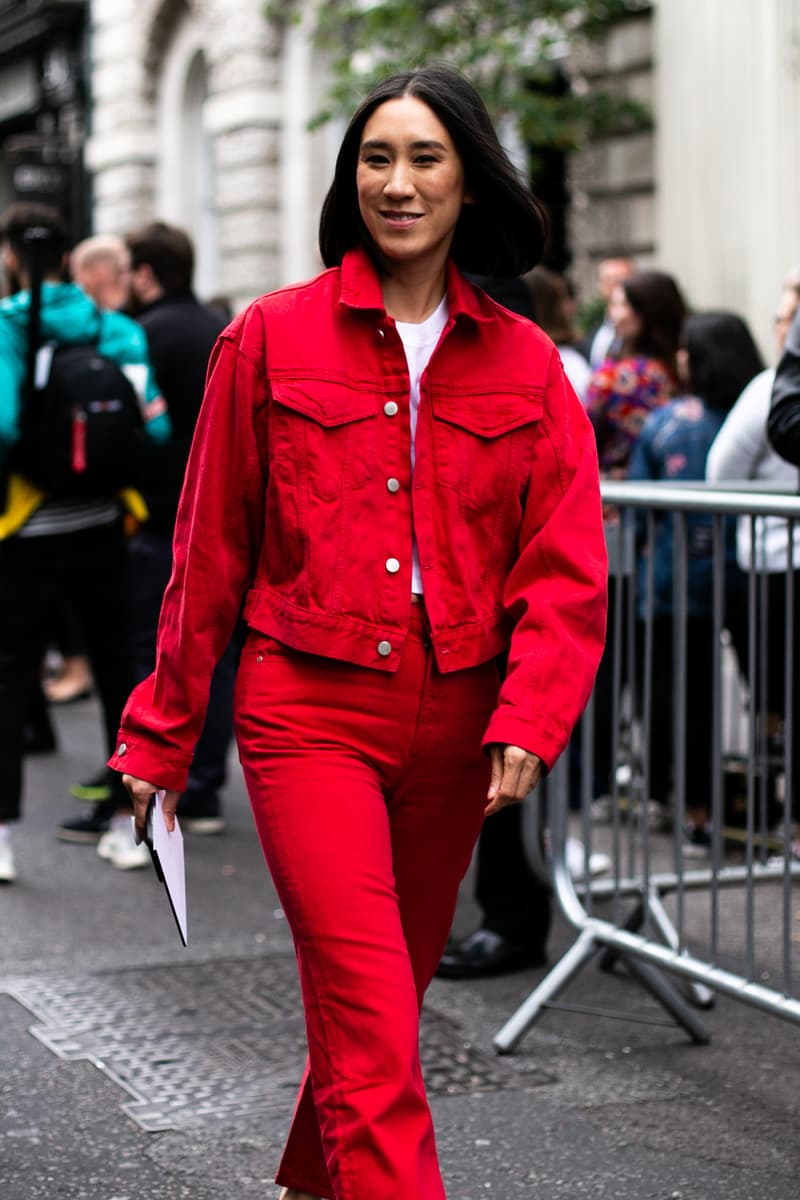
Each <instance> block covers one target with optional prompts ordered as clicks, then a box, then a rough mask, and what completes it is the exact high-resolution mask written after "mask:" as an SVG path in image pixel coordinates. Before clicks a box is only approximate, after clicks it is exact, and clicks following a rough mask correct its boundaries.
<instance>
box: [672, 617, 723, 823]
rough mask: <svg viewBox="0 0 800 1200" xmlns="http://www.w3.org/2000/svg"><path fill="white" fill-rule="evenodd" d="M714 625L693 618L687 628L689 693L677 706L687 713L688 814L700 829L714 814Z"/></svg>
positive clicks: (679, 695)
mask: <svg viewBox="0 0 800 1200" xmlns="http://www.w3.org/2000/svg"><path fill="white" fill-rule="evenodd" d="M713 670H714V626H713V622H712V621H711V620H707V619H706V618H704V617H689V619H688V621H687V626H686V681H685V692H684V693H683V695H681V694H678V696H677V701H676V702H677V703H678V704H682V705H683V706H684V711H685V713H686V814H687V817H688V819H689V821H690V823H691V824H692V825H693V826H694V827H696V828H697V829H700V828H702V827H704V826H705V825H706V824H707V823H708V821H709V819H710V815H711V787H712V768H711V761H712V738H711V732H712V724H713V705H714V680H713Z"/></svg>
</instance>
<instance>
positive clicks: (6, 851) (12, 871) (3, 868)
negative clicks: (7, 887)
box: [0, 837, 17, 883]
mask: <svg viewBox="0 0 800 1200" xmlns="http://www.w3.org/2000/svg"><path fill="white" fill-rule="evenodd" d="M16 878H17V871H16V867H15V866H14V852H13V850H12V849H11V839H10V838H7V837H5V838H3V839H2V840H0V883H13V882H14V880H15V879H16Z"/></svg>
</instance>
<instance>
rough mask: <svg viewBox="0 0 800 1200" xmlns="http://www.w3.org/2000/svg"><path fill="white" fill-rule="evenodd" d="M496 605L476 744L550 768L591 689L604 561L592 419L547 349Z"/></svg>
mask: <svg viewBox="0 0 800 1200" xmlns="http://www.w3.org/2000/svg"><path fill="white" fill-rule="evenodd" d="M533 436H534V439H535V441H534V450H533V460H532V466H531V473H530V479H529V484H528V490H527V496H526V500H525V505H524V509H523V517H522V526H521V531H520V543H519V554H518V556H517V559H516V562H515V563H514V565H513V567H512V569H511V571H510V573H509V576H508V580H507V582H506V587H505V592H504V604H505V608H506V612H507V614H508V617H509V619H510V622H511V626H512V635H511V645H510V650H509V659H508V672H507V674H506V677H505V680H504V682H503V685H502V688H501V690H500V698H499V701H498V705H497V708H496V709H495V711H494V713H493V715H492V717H491V720H490V721H489V726H488V729H487V731H486V734H485V736H484V739H483V744H484V745H488V744H489V743H490V742H501V743H505V744H509V745H515V746H521V747H523V748H524V749H525V750H528V751H530V752H531V753H533V754H536V755H538V756H539V758H541V759H542V760H543V762H544V763H545V765H546V766H547V767H548V768H551V767H552V766H553V764H554V762H555V761H556V759H557V758H558V756H559V754H560V753H561V752H562V750H563V749H564V748H565V746H566V744H567V742H568V741H569V738H570V735H571V733H572V729H573V727H574V725H575V723H576V721H577V720H578V717H579V716H580V714H581V713H582V712H583V709H584V708H585V706H586V703H587V701H588V699H589V696H590V694H591V690H592V686H593V684H594V677H595V674H596V672H597V668H598V665H599V663H600V657H601V655H602V652H603V644H604V640H605V623H606V605H607V577H608V560H607V555H606V545H605V537H604V533H603V521H602V512H601V502H600V485H599V478H598V469H597V450H596V447H595V438H594V434H593V432H592V427H591V424H590V422H589V420H588V419H587V417H586V414H585V412H584V410H583V406H582V404H581V402H580V400H579V399H578V397H577V396H576V395H575V392H574V391H573V389H572V388H571V386H570V385H569V383H568V382H567V381H566V379H565V378H564V372H563V369H562V367H561V364H560V362H559V360H558V356H557V355H556V354H554V355H553V357H552V358H551V360H550V374H549V379H548V385H547V394H546V397H545V404H544V413H543V417H542V419H541V421H540V422H538V424H537V425H536V426H535V431H534V435H533Z"/></svg>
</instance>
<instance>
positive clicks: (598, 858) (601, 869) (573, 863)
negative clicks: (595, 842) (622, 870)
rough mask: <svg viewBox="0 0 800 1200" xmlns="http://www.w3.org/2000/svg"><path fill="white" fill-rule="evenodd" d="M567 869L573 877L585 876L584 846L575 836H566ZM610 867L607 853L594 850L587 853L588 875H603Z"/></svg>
mask: <svg viewBox="0 0 800 1200" xmlns="http://www.w3.org/2000/svg"><path fill="white" fill-rule="evenodd" d="M566 849H567V870H568V871H569V873H570V875H571V876H572V878H573V879H576V880H578V879H585V878H586V847H585V846H584V844H583V842H579V841H578V839H577V838H567V847H566ZM610 867H611V859H610V858H609V856H608V855H607V854H603V853H601V852H600V851H596V852H595V853H594V854H590V855H589V875H590V876H592V875H603V874H604V873H605V872H606V871H608V870H609V869H610Z"/></svg>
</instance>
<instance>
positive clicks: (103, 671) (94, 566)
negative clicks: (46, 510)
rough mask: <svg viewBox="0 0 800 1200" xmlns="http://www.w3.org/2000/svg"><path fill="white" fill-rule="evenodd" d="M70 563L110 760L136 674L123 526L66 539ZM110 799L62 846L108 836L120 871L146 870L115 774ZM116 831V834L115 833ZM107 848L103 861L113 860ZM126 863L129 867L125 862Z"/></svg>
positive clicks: (74, 823)
mask: <svg viewBox="0 0 800 1200" xmlns="http://www.w3.org/2000/svg"><path fill="white" fill-rule="evenodd" d="M65 538H67V539H68V540H69V550H70V561H69V571H68V574H67V581H66V582H67V592H66V595H67V598H68V599H69V600H70V601H71V603H72V604H73V606H74V608H75V611H76V613H77V615H78V618H79V619H80V621H81V624H82V626H83V628H84V629H85V631H86V649H87V653H88V656H89V662H90V664H91V668H92V675H93V677H94V681H95V685H96V688H97V694H98V698H99V700H100V710H101V717H102V727H103V741H104V745H105V754H106V756H108V755H110V754H111V753H112V751H113V749H114V747H115V746H116V741H117V734H118V731H119V725H120V720H121V718H122V711H123V708H124V707H125V703H126V701H127V699H128V696H129V695H130V693H131V690H132V688H133V670H132V662H131V653H130V641H129V634H128V596H127V588H126V583H127V579H126V565H127V546H126V541H125V535H124V532H123V527H122V521H121V520H119V521H117V522H114V523H113V524H109V525H98V526H94V527H92V528H90V529H85V530H81V531H80V532H77V533H71V534H67V535H65ZM108 785H109V789H110V795H109V798H108V799H106V800H102V801H100V802H98V803H97V804H96V805H95V807H94V809H93V810H92V812H91V813H90V814H89V815H88V816H87V815H83V814H82V815H81V816H78V817H73V818H69V819H68V820H66V821H62V822H61V823H60V824H59V826H58V827H57V830H56V836H57V837H58V838H59V839H60V840H61V841H68V842H81V843H83V842H94V843H97V844H98V849H100V844H101V843H102V842H103V838H104V835H105V834H106V833H108V834H109V836H111V835H112V833H113V837H114V841H115V842H116V841H121V843H122V850H121V857H120V860H119V862H116V861H115V860H114V859H113V858H112V859H111V861H112V862H114V865H115V866H125V867H126V869H127V867H145V866H147V863H148V858H147V852H146V847H145V848H144V850H143V849H142V846H138V847H137V846H136V845H135V843H134V840H133V834H132V832H131V830H130V822H129V821H128V820H127V818H128V816H129V815H130V813H131V812H132V808H131V804H130V798H129V796H128V794H127V792H126V791H125V789H124V787H123V786H122V777H121V776H120V775H119V774H117V773H116V772H110V773H109V775H108ZM113 826H116V828H114V829H112V827H113ZM107 850H108V847H103V850H102V852H101V857H103V858H111V855H110V853H108V852H107ZM123 860H127V861H123Z"/></svg>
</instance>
